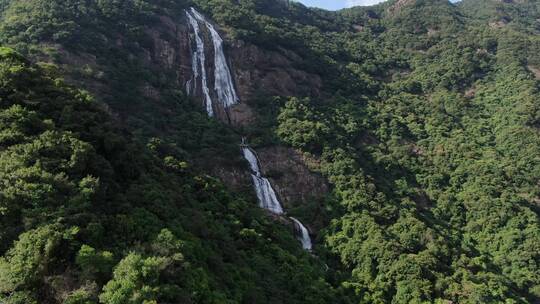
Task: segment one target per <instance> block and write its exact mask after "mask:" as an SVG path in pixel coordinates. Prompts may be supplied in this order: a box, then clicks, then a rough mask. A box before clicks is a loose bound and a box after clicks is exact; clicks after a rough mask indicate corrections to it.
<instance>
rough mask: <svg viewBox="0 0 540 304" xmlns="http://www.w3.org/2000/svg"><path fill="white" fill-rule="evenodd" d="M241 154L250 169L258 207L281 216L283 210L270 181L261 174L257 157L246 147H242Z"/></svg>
mask: <svg viewBox="0 0 540 304" xmlns="http://www.w3.org/2000/svg"><path fill="white" fill-rule="evenodd" d="M242 152H243V153H244V158H245V159H246V160H247V161H248V162H249V166H250V168H251V178H252V179H253V185H254V186H255V192H256V193H257V198H258V199H259V205H260V206H261V208H264V209H267V210H269V211H271V212H272V213H275V214H283V208H282V207H281V204H280V202H279V200H278V198H277V195H276V192H275V191H274V188H272V185H271V184H270V181H269V180H268V179H267V178H265V177H263V176H262V174H261V169H260V167H259V161H258V159H257V155H255V153H254V152H253V151H252V150H251V149H250V148H248V147H246V146H244V147H242Z"/></svg>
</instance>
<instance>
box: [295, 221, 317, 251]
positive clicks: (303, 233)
mask: <svg viewBox="0 0 540 304" xmlns="http://www.w3.org/2000/svg"><path fill="white" fill-rule="evenodd" d="M291 220H293V222H294V226H295V227H294V228H295V229H296V231H297V233H298V239H299V240H300V242H301V243H302V247H303V248H304V249H305V250H311V249H312V247H313V245H312V244H311V237H310V236H309V231H308V230H307V228H306V227H305V226H304V225H303V224H302V223H301V222H300V221H299V220H297V219H295V218H294V217H291Z"/></svg>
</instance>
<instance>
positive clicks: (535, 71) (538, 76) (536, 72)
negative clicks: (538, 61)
mask: <svg viewBox="0 0 540 304" xmlns="http://www.w3.org/2000/svg"><path fill="white" fill-rule="evenodd" d="M527 68H529V71H531V72H532V73H533V74H534V76H535V77H536V79H538V80H540V68H537V67H534V66H532V65H529V66H527Z"/></svg>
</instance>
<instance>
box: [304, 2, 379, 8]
mask: <svg viewBox="0 0 540 304" xmlns="http://www.w3.org/2000/svg"><path fill="white" fill-rule="evenodd" d="M299 1H300V2H302V3H304V4H305V5H306V6H316V7H320V8H324V9H328V10H338V9H341V8H344V7H351V6H357V5H373V4H377V3H379V2H383V1H384V0H299Z"/></svg>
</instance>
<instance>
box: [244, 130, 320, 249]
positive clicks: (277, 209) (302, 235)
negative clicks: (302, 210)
mask: <svg viewBox="0 0 540 304" xmlns="http://www.w3.org/2000/svg"><path fill="white" fill-rule="evenodd" d="M242 152H243V153H244V158H245V159H246V160H247V161H248V163H249V167H250V168H251V172H252V173H251V177H252V179H253V185H254V186H255V192H256V193H257V198H258V199H259V205H260V206H261V208H264V209H267V210H269V211H270V212H272V213H275V214H279V215H281V214H283V208H282V207H281V203H280V202H279V200H278V198H277V195H276V192H275V191H274V188H272V184H270V181H269V180H268V179H267V178H265V177H263V176H262V173H261V168H260V166H259V159H258V157H257V154H255V151H253V150H252V149H251V148H250V147H248V146H247V145H246V144H245V140H243V142H242ZM291 220H292V221H293V222H294V227H295V230H296V231H297V234H298V240H299V241H300V242H301V243H302V247H303V248H304V249H305V250H311V248H312V243H311V238H310V236H309V231H308V230H307V228H306V227H305V226H304V225H303V224H302V223H301V222H300V221H299V220H297V219H295V218H294V217H291Z"/></svg>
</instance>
